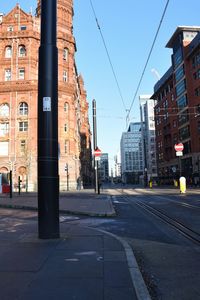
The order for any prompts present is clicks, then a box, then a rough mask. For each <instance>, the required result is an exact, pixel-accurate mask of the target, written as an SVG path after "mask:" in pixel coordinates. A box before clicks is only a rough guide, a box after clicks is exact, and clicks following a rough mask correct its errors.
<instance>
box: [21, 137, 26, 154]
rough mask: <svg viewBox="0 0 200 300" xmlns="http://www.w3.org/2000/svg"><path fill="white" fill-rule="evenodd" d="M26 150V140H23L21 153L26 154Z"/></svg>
mask: <svg viewBox="0 0 200 300" xmlns="http://www.w3.org/2000/svg"><path fill="white" fill-rule="evenodd" d="M25 150H26V141H25V140H21V141H20V152H21V153H23V154H24V153H25Z"/></svg>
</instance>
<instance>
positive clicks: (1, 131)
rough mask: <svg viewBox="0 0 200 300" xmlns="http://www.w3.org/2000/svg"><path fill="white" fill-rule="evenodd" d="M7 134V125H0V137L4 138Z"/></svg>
mask: <svg viewBox="0 0 200 300" xmlns="http://www.w3.org/2000/svg"><path fill="white" fill-rule="evenodd" d="M8 132H9V123H0V137H4V136H6V135H7V134H8Z"/></svg>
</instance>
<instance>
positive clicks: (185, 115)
mask: <svg viewBox="0 0 200 300" xmlns="http://www.w3.org/2000/svg"><path fill="white" fill-rule="evenodd" d="M188 121H189V116H188V110H186V111H184V113H182V114H180V115H179V116H178V122H179V126H182V125H183V124H185V123H187V122H188Z"/></svg>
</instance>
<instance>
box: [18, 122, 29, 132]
mask: <svg viewBox="0 0 200 300" xmlns="http://www.w3.org/2000/svg"><path fill="white" fill-rule="evenodd" d="M19 131H28V122H19Z"/></svg>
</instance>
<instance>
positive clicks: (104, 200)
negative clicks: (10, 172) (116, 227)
mask: <svg viewBox="0 0 200 300" xmlns="http://www.w3.org/2000/svg"><path fill="white" fill-rule="evenodd" d="M59 204H60V205H59V206H60V212H61V213H73V214H83V215H90V216H99V217H109V216H115V210H114V208H113V206H112V201H111V197H110V196H109V195H106V194H103V193H102V194H100V195H98V194H95V193H94V191H93V190H82V191H79V192H78V191H77V192H68V193H60V203H59ZM37 206H38V204H37V194H36V193H25V192H23V193H21V194H20V195H18V193H13V197H12V198H10V197H9V194H0V207H5V208H6V207H7V208H9V207H10V208H11V207H13V208H24V209H37Z"/></svg>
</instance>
